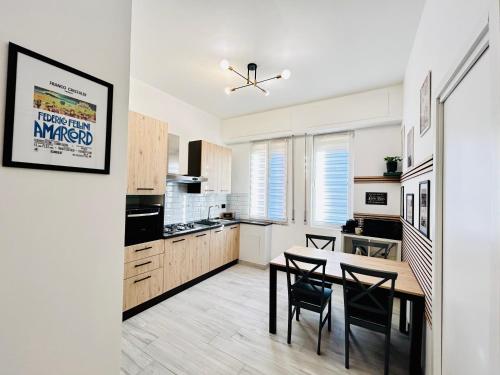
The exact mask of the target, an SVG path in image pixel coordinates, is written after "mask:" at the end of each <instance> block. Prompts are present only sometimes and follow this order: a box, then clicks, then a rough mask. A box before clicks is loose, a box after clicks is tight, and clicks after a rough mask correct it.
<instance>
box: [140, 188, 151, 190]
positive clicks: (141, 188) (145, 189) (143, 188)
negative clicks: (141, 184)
mask: <svg viewBox="0 0 500 375" xmlns="http://www.w3.org/2000/svg"><path fill="white" fill-rule="evenodd" d="M154 189H155V188H137V190H154Z"/></svg>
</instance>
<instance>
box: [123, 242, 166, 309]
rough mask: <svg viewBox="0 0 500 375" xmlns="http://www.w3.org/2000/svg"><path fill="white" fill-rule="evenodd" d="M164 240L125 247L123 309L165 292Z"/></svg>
mask: <svg viewBox="0 0 500 375" xmlns="http://www.w3.org/2000/svg"><path fill="white" fill-rule="evenodd" d="M163 246H164V241H163V240H157V241H151V242H145V243H141V244H137V245H131V246H126V247H125V253H124V273H123V278H124V280H123V311H126V310H129V309H131V308H132V307H135V306H137V305H140V304H141V303H144V302H146V301H148V300H150V299H151V298H154V297H156V296H158V295H160V294H161V293H162V292H163Z"/></svg>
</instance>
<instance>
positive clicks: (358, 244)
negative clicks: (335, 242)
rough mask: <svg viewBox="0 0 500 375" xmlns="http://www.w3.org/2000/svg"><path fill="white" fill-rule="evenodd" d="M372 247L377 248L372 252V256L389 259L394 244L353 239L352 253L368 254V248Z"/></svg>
mask: <svg viewBox="0 0 500 375" xmlns="http://www.w3.org/2000/svg"><path fill="white" fill-rule="evenodd" d="M369 247H372V248H375V249H376V250H375V251H374V252H373V253H372V254H370V256H372V257H378V258H384V259H387V257H388V256H389V253H390V250H391V247H392V245H391V244H389V243H383V242H374V241H365V240H352V253H353V254H357V253H358V252H359V254H361V255H365V256H368V248H369Z"/></svg>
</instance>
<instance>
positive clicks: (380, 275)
mask: <svg viewBox="0 0 500 375" xmlns="http://www.w3.org/2000/svg"><path fill="white" fill-rule="evenodd" d="M340 268H341V269H342V280H343V284H344V309H345V314H346V316H349V317H354V318H358V319H361V320H363V321H366V322H369V323H375V324H378V325H383V326H385V327H390V325H391V319H392V306H393V301H394V286H395V283H396V279H397V277H398V274H397V273H395V272H383V271H377V270H372V269H368V268H363V267H356V266H352V265H349V264H345V263H340ZM346 274H349V276H350V277H351V278H352V280H350V279H347V278H346ZM357 275H364V276H371V277H372V278H374V279H375V280H374V282H373V283H371V285H366V284H365V283H363V282H361V281H360V280H359V278H358V277H357ZM388 281H389V282H390V287H389V288H387V287H382V285H383V284H385V283H386V282H388Z"/></svg>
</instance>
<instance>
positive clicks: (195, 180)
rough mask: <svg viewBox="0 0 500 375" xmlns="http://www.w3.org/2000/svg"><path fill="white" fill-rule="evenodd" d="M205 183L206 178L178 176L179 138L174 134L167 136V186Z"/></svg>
mask: <svg viewBox="0 0 500 375" xmlns="http://www.w3.org/2000/svg"><path fill="white" fill-rule="evenodd" d="M205 181H207V178H206V177H201V176H187V175H183V174H180V164H179V136H178V135H175V134H169V135H168V167H167V184H168V183H171V184H199V183H200V182H205Z"/></svg>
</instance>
